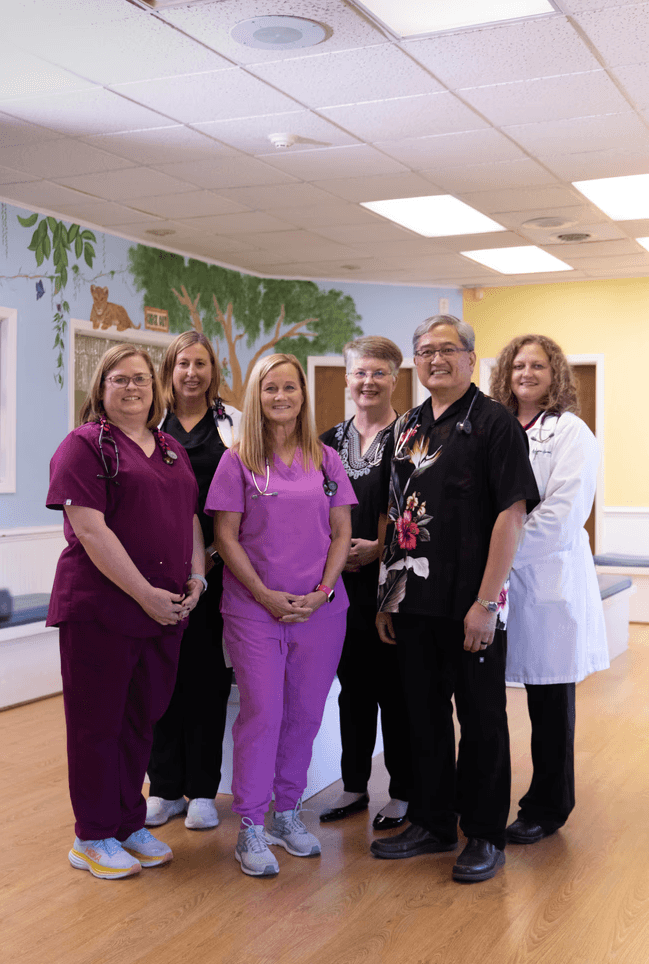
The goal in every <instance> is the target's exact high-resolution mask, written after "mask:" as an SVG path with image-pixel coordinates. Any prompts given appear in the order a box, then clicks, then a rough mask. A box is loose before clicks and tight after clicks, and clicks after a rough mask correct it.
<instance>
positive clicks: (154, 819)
mask: <svg viewBox="0 0 649 964" xmlns="http://www.w3.org/2000/svg"><path fill="white" fill-rule="evenodd" d="M186 809H187V801H186V800H185V798H184V797H179V798H178V799H177V800H165V799H164V797H149V799H148V800H147V802H146V818H145V820H144V823H145V825H146V826H147V827H161V826H162V824H163V823H166V822H167V820H168V819H169V817H175V816H176V815H177V814H179V813H184V812H185V810H186Z"/></svg>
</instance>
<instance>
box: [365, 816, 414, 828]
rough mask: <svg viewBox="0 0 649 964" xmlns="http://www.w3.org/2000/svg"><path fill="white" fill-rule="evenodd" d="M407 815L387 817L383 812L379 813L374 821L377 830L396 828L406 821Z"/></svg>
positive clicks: (373, 824)
mask: <svg viewBox="0 0 649 964" xmlns="http://www.w3.org/2000/svg"><path fill="white" fill-rule="evenodd" d="M406 819H407V818H406V815H405V814H404V815H403V817H386V816H385V814H383V813H377V815H376V816H375V817H374V820H373V821H372V826H373V827H374V829H375V830H394V829H395V827H400V826H401V825H402V824H404V823H405V822H406Z"/></svg>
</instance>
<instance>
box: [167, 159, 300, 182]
mask: <svg viewBox="0 0 649 964" xmlns="http://www.w3.org/2000/svg"><path fill="white" fill-rule="evenodd" d="M155 167H156V169H157V170H159V171H164V172H165V173H167V174H170V175H172V176H173V177H178V178H181V179H183V180H186V181H188V182H189V183H190V184H195V185H196V186H197V187H205V188H212V189H214V190H220V189H223V188H233V187H248V186H254V185H263V184H286V183H289V182H290V181H292V180H294V178H292V177H291V176H290V175H289V174H284V173H283V172H282V171H278V170H276V169H275V167H272V166H270V165H268V164H264V163H262V162H261V161H258V160H256V159H255V158H253V157H246V156H245V155H243V154H239V155H237V156H236V157H220V158H217V159H215V160H212V161H188V162H187V163H186V164H185V163H182V164H178V163H175V164H156V165H155Z"/></svg>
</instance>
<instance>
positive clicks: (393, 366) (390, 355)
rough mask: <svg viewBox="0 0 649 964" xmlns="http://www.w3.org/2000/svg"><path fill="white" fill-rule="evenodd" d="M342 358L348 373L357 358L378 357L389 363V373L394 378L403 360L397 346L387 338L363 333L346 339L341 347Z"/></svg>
mask: <svg viewBox="0 0 649 964" xmlns="http://www.w3.org/2000/svg"><path fill="white" fill-rule="evenodd" d="M343 358H344V359H345V369H346V371H347V373H348V374H349V371H350V369H351V367H352V365H353V364H354V362H355V361H356V360H357V359H359V358H378V359H379V361H386V362H387V363H388V364H389V366H390V374H391V375H394V377H395V378H396V376H397V374H398V373H399V368H400V367H401V362H402V361H403V355H402V354H401V349H400V348H399V346H398V345H395V343H394V342H393V341H390V339H389V338H382V337H381V336H380V335H364V336H363V338H357V339H356V340H355V341H348V342H347V344H346V345H345V347H344V348H343Z"/></svg>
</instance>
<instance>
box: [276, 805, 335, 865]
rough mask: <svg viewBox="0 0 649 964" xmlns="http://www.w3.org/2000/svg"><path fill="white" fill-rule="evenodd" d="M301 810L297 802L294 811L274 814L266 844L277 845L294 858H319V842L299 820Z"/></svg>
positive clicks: (320, 851) (320, 849)
mask: <svg viewBox="0 0 649 964" xmlns="http://www.w3.org/2000/svg"><path fill="white" fill-rule="evenodd" d="M301 809H302V802H301V801H300V800H298V802H297V804H296V805H295V809H294V810H283V811H280V812H278V813H274V814H273V820H272V823H271V825H270V830H267V831H266V842H267V843H269V844H270V845H271V846H273V845H274V844H278V845H279V846H280V847H283V848H284V850H288V852H289V853H290V854H293V856H294V857H319V856H320V854H321V853H322V848H321V847H320V841H319V840H318V838H317V837H316V836H314V834H312V833H309V831H308V830H307V829H306V827H305V826H304V824H303V823H302V821H301V820H300V817H299V813H300V811H301Z"/></svg>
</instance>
